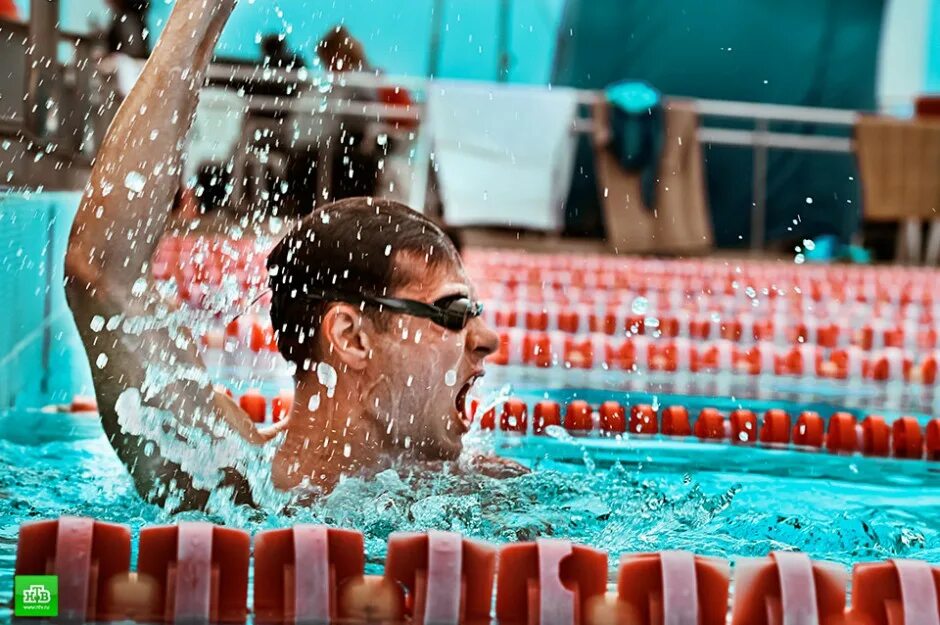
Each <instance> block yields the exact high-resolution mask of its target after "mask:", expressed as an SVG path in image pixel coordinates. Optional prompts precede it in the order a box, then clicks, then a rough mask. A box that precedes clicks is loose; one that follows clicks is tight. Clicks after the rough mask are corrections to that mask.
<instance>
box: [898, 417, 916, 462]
mask: <svg viewBox="0 0 940 625" xmlns="http://www.w3.org/2000/svg"><path fill="white" fill-rule="evenodd" d="M891 440H892V442H893V444H894V455H895V457H897V458H922V457H923V455H924V435H923V432H922V431H921V429H920V423H918V422H917V419H915V418H914V417H900V418H899V419H897V420H896V421H895V422H894V425H893V426H892V428H891Z"/></svg>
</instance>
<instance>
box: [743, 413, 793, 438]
mask: <svg viewBox="0 0 940 625" xmlns="http://www.w3.org/2000/svg"><path fill="white" fill-rule="evenodd" d="M729 420H730V421H731V442H732V443H754V442H757V415H755V414H754V413H753V412H752V411H750V410H744V409H738V410H734V411H732V412H731V414H730V415H729ZM788 430H789V428H788Z"/></svg>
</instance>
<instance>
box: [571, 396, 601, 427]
mask: <svg viewBox="0 0 940 625" xmlns="http://www.w3.org/2000/svg"><path fill="white" fill-rule="evenodd" d="M565 429H566V430H568V431H569V432H590V431H591V430H593V429H594V419H593V416H592V411H591V405H590V404H589V403H587V402H586V401H584V400H583V399H576V400H575V401H573V402H571V403H569V404H568V408H567V410H566V411H565Z"/></svg>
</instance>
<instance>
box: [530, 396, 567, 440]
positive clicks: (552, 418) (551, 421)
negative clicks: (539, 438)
mask: <svg viewBox="0 0 940 625" xmlns="http://www.w3.org/2000/svg"><path fill="white" fill-rule="evenodd" d="M550 425H558V426H560V425H561V406H559V405H558V402H557V401H549V400H543V401H540V402H539V403H537V404H535V411H534V419H533V421H532V430H533V431H534V432H535V433H536V434H544V433H545V428H547V427H548V426H550Z"/></svg>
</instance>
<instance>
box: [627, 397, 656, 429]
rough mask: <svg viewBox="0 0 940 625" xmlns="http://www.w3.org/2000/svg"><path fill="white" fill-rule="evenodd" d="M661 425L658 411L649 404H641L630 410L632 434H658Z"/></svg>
mask: <svg viewBox="0 0 940 625" xmlns="http://www.w3.org/2000/svg"><path fill="white" fill-rule="evenodd" d="M657 432H659V425H658V423H657V420H656V410H655V409H654V408H653V407H652V406H650V405H648V404H639V405H636V406H633V408H631V409H630V433H631V434H656V433H657Z"/></svg>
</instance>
